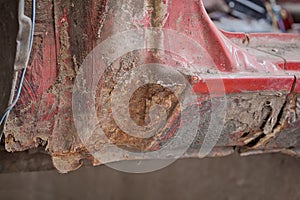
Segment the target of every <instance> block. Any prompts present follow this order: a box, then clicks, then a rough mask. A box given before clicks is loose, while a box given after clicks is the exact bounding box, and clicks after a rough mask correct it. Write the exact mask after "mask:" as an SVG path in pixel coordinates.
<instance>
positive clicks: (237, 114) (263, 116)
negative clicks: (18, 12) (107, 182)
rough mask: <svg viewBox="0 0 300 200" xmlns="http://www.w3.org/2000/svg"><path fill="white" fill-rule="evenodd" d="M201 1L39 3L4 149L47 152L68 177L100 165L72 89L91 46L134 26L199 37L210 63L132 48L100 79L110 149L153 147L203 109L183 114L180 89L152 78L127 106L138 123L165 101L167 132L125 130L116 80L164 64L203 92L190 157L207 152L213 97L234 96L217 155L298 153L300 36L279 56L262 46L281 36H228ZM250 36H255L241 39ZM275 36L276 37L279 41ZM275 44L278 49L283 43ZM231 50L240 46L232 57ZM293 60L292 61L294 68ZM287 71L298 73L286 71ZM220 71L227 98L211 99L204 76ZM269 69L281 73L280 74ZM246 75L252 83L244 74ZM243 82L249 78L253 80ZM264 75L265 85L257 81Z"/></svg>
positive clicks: (99, 101) (97, 145)
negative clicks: (75, 110) (84, 135)
mask: <svg viewBox="0 0 300 200" xmlns="http://www.w3.org/2000/svg"><path fill="white" fill-rule="evenodd" d="M201 6H202V4H201V2H200V4H199V1H196V0H195V1H194V0H183V1H182V0H172V1H168V0H145V1H142V0H132V1H126V0H120V1H117V0H103V1H96V0H88V1H84V2H83V1H75V0H66V1H63V0H58V1H56V0H55V1H54V0H53V1H48V0H42V1H38V6H37V9H38V12H37V25H36V33H35V39H34V48H33V53H32V57H31V60H30V66H29V69H28V73H27V75H26V80H25V84H24V88H23V91H22V96H21V99H20V101H19V103H18V105H17V107H16V108H15V110H14V111H13V112H12V113H11V115H10V118H9V120H8V123H7V126H6V130H5V148H6V150H7V151H9V152H16V151H25V150H28V149H33V148H36V147H40V148H43V149H45V151H46V152H47V153H49V154H50V155H51V156H52V160H53V164H54V166H55V167H56V168H57V169H58V170H59V171H60V172H62V173H66V172H69V171H72V170H76V169H78V168H79V167H80V166H81V165H82V163H83V161H88V162H90V163H92V164H93V165H99V164H102V163H100V162H99V161H98V160H96V159H94V158H93V157H92V156H91V153H93V152H88V151H87V147H85V146H84V145H83V144H82V143H81V141H80V139H79V137H78V134H80V133H77V131H76V129H75V125H74V121H73V116H72V91H73V87H74V79H75V78H76V75H77V71H78V70H79V68H80V66H81V64H82V62H83V60H84V58H85V57H86V56H87V55H88V54H89V52H90V51H91V50H92V49H93V48H94V47H95V46H96V45H97V44H99V43H101V42H102V41H104V40H105V39H107V38H109V37H110V36H111V35H113V34H116V33H119V32H122V31H125V30H129V29H137V30H141V29H143V28H146V27H155V28H159V29H163V28H166V29H173V30H176V31H178V32H180V33H181V34H184V35H186V36H187V37H190V38H192V39H193V40H195V41H198V42H199V43H200V44H201V47H203V49H204V50H206V51H207V52H206V53H205V54H203V55H199V56H198V60H197V61H196V63H197V64H202V65H200V67H202V68H203V69H202V68H201V70H200V69H199V71H201V73H200V74H195V73H194V71H192V70H191V69H192V67H190V66H189V62H184V61H183V60H182V59H178V58H177V57H175V56H174V55H172V54H170V53H166V52H162V51H161V50H155V51H154V50H153V49H151V50H149V51H147V50H143V51H142V50H141V51H133V52H129V53H127V54H126V55H123V56H121V57H120V58H119V59H117V60H116V61H115V62H114V63H113V64H111V65H110V66H108V68H107V69H106V71H105V76H104V77H102V78H101V79H100V82H99V83H98V89H97V93H96V97H95V99H96V105H95V108H96V110H97V117H98V123H99V126H100V127H101V128H102V129H103V130H104V132H105V134H106V136H107V137H108V139H109V140H110V142H111V143H110V144H111V145H116V146H118V147H120V148H124V149H127V150H130V151H155V150H157V149H158V148H160V146H161V145H162V144H164V143H165V142H167V140H168V139H170V138H172V137H173V136H174V135H175V134H176V129H177V128H178V127H180V123H179V118H180V117H181V116H183V115H187V116H188V117H193V116H189V109H190V110H192V109H194V108H195V107H193V106H195V105H192V106H191V107H189V108H187V110H186V111H184V112H181V113H180V104H179V103H178V99H177V98H176V96H175V95H174V91H173V92H172V91H170V90H168V89H166V88H164V87H163V86H161V85H159V84H149V85H145V86H143V87H141V88H139V89H138V90H137V91H136V92H135V93H134V95H133V96H132V98H131V101H130V102H129V112H130V117H131V118H132V120H133V121H134V122H135V123H136V124H138V125H140V126H144V125H147V124H149V113H150V108H151V107H152V106H153V105H155V104H159V105H161V106H162V107H163V108H164V109H165V111H166V114H167V122H166V125H165V126H164V127H163V130H164V131H160V132H159V133H157V134H156V135H155V136H154V137H152V138H149V139H140V138H135V137H132V136H129V135H127V134H126V133H125V132H124V131H122V130H121V129H120V128H119V127H118V126H117V124H116V123H115V122H114V118H113V116H112V111H111V105H110V103H111V98H110V97H111V93H112V91H113V89H114V87H115V86H116V84H117V82H118V81H119V80H120V79H121V78H122V77H124V76H125V75H126V76H128V77H131V76H134V74H130V73H131V70H133V69H135V68H136V67H138V66H139V65H141V64H143V63H151V62H156V63H160V64H170V65H172V66H174V67H175V68H178V69H179V68H181V69H182V68H184V70H183V71H184V73H182V74H183V75H184V76H185V77H186V79H187V80H188V81H189V83H190V84H191V85H192V86H194V89H195V92H196V94H197V95H198V98H199V102H197V106H199V111H200V113H199V115H201V122H200V124H199V131H198V135H197V137H196V138H195V140H194V142H193V144H191V146H190V149H189V150H188V151H187V152H186V154H185V155H184V157H198V156H199V155H198V152H199V149H200V147H201V144H202V143H203V138H204V136H205V134H206V130H207V128H208V125H209V123H210V120H211V112H212V110H211V106H212V104H211V100H212V98H214V100H215V101H216V102H218V101H219V102H221V101H223V100H224V98H226V100H227V110H226V117H225V119H224V123H225V125H224V128H223V132H222V135H221V137H220V138H219V141H218V143H217V145H216V146H215V148H214V149H213V151H212V152H211V153H210V156H225V155H229V154H231V153H233V152H234V151H238V152H239V153H240V154H242V155H248V154H251V153H264V152H283V153H288V154H291V155H300V154H299V151H298V149H297V147H299V146H300V141H299V138H300V137H299V127H300V122H299V121H300V120H299V113H300V112H299V110H300V108H299V98H300V96H299V95H298V94H297V91H298V88H300V87H299V83H298V77H299V74H298V73H297V72H296V71H295V66H296V65H297V63H298V65H297V66H300V65H299V63H300V62H299V61H297V60H295V56H294V54H293V52H294V51H295V52H297V50H298V49H299V47H297V45H298V44H300V39H299V37H297V36H293V38H292V41H293V42H294V43H297V45H296V46H295V45H294V46H293V48H292V49H288V52H287V54H284V53H282V51H281V50H280V49H279V50H280V51H279V52H281V53H280V55H274V53H271V52H268V51H269V50H270V49H272V48H271V47H270V46H268V45H265V44H264V46H261V45H260V43H261V42H260V41H264V40H265V39H263V38H272V37H274V38H277V39H278V38H281V37H283V36H278V35H274V36H272V35H269V36H268V37H262V36H261V35H258V36H256V35H246V34H230V33H224V35H223V34H222V33H221V32H219V31H218V30H217V29H216V28H214V26H213V25H212V24H211V22H210V21H209V20H208V17H207V16H206V14H205V11H204V8H202V7H201ZM28 10H29V9H28ZM53 13H54V15H53ZM245 38H247V42H246V43H245V42H244V44H243V41H244V40H245ZM274 38H273V39H271V41H272V42H274V41H276V39H274ZM152 39H153V38H151V37H150V38H148V41H147V42H153V43H157V45H158V46H163V45H165V44H168V43H167V42H166V43H164V44H163V45H162V44H160V43H162V42H165V41H164V40H163V39H162V40H155V39H153V40H152ZM286 40H288V39H286ZM226 45H227V46H226ZM259 45H260V46H259ZM152 46H155V44H152ZM274 46H275V47H276V48H280V47H279V46H276V44H274ZM295 48H296V50H295ZM228 49H231V50H232V49H233V50H236V52H233V53H232V54H231V53H230V52H228ZM193 53H195V52H193ZM196 53H199V52H196ZM197 55H198V54H197ZM239 56H240V57H239ZM247 56H249V57H247ZM284 56H287V57H284ZM283 57H284V58H283ZM247 58H250V59H249V60H250V61H249V62H248V63H247V62H245V60H246V59H247ZM243 59H244V60H243ZM211 61H212V62H211ZM265 61H266V62H265ZM289 61H291V62H292V63H293V65H288V63H289ZM212 63H215V65H211V64H212ZM236 63H238V64H237V65H236V66H235V65H234V64H236ZM262 63H265V64H266V67H265V68H260V67H261V66H263V64H262ZM270 63H271V64H270ZM282 66H283V67H282ZM292 66H293V67H294V68H291V67H292ZM288 67H290V68H289V69H290V71H285V70H287V69H288ZM291 69H292V70H293V71H292V70H291ZM218 70H219V71H220V73H221V76H220V77H222V76H227V77H226V81H224V87H225V94H223V95H221V96H213V97H212V96H210V95H209V94H207V90H205V89H203V87H202V85H201V83H199V82H201V81H202V79H201V77H202V75H211V76H213V75H216V73H215V72H218ZM271 70H275V72H276V73H275V75H272V73H273V72H274V71H271ZM228 74H229V75H228ZM245 74H246V75H247V76H248V79H245V78H243V77H244V76H245ZM195 77H196V78H195ZM234 80H237V83H238V84H236V83H235V82H233V81H234ZM245 80H251V82H250V83H249V84H250V86H249V84H248V85H247V82H246V81H245ZM256 80H259V81H261V83H265V85H257V84H255V83H256ZM270 80H271V81H270ZM203 84H204V85H205V81H203ZM244 88H247V90H245V89H244ZM176 89H178V90H179V89H180V91H181V93H180V92H178V93H180V95H184V91H185V88H180V87H179V86H178V87H177V88H176V87H174V90H175V91H176ZM203 91H204V92H203ZM119 98H122V96H120V97H119ZM120 106H122V105H120ZM156 120H157V121H155V123H159V122H160V120H161V119H159V118H158V119H156ZM90 139H91V141H92V142H91V144H90V146H89V147H88V149H89V150H93V151H98V152H99V151H100V153H101V150H103V149H101V148H102V145H103V142H105V141H106V140H102V138H99V136H98V135H97V134H94V135H93V136H92V137H91V138H90ZM183 139H184V138H183ZM104 150H105V149H104ZM33 156H34V155H33ZM124 159H126V158H124ZM115 161H120V160H115Z"/></svg>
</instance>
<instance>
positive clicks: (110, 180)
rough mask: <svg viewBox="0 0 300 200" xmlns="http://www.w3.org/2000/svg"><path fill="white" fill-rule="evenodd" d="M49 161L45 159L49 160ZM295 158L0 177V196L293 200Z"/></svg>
mask: <svg viewBox="0 0 300 200" xmlns="http://www.w3.org/2000/svg"><path fill="white" fill-rule="evenodd" d="M49 160H50V158H49ZM299 171H300V159H296V158H293V157H289V156H284V155H280V154H268V155H260V156H250V157H239V156H238V155H232V156H229V157H224V158H206V159H203V160H199V159H185V160H178V161H177V162H176V163H174V164H173V165H171V166H169V167H167V168H165V169H163V170H161V171H158V172H153V173H149V174H125V173H121V172H117V171H114V170H112V169H109V168H108V167H106V166H100V167H95V168H91V167H85V168H82V169H80V170H78V171H76V172H72V173H70V174H67V175H61V174H58V173H57V172H56V171H54V170H52V171H51V170H50V171H44V172H32V173H11V174H1V175H0V199H3V200H9V199H22V200H32V199H34V200H35V199H46V200H52V199H63V200H73V199H87V200H90V199H91V200H93V199H105V200H106V199H109V200H117V199H124V200H135V199H137V200H153V199H172V200H177V199H178V200H182V199H187V200H193V199H195V200H200V199H205V200H206V199H216V200H241V199H243V200H248V199H249V200H250V199H251V200H256V199H272V200H282V199H284V200H285V199H287V200H298V199H300V172H299Z"/></svg>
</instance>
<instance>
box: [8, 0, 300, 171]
mask: <svg viewBox="0 0 300 200" xmlns="http://www.w3.org/2000/svg"><path fill="white" fill-rule="evenodd" d="M145 1H146V0H145ZM103 2H104V3H103V5H102V6H104V7H105V8H104V9H103V10H104V11H103V13H102V14H101V16H98V15H99V12H98V10H97V7H96V5H98V4H99V1H98V0H91V1H89V2H88V5H87V7H88V8H94V9H91V10H87V11H86V12H87V13H88V14H87V16H89V19H86V25H83V26H84V28H85V33H86V35H87V38H88V40H87V41H85V42H84V44H85V47H84V48H85V50H86V51H87V52H88V51H90V50H92V49H93V47H94V45H95V44H97V42H101V41H103V40H104V39H106V38H107V37H109V36H110V34H111V33H114V32H115V31H116V30H118V28H119V27H115V26H114V24H113V19H114V15H113V13H109V12H110V11H111V12H113V10H110V11H107V10H106V4H107V2H109V1H103ZM141 2H142V1H141ZM162 3H163V4H165V5H166V6H167V14H168V15H167V16H168V17H167V21H166V22H165V23H164V24H163V23H160V24H159V25H160V26H161V28H166V29H172V30H176V31H178V32H180V33H182V34H185V35H186V36H188V37H190V38H192V39H194V40H195V41H197V42H198V43H199V44H200V45H201V46H202V47H203V48H204V49H205V50H206V52H207V53H208V56H207V57H206V56H204V57H203V58H201V60H199V63H200V64H203V63H209V62H210V60H212V61H213V63H214V65H213V66H210V67H212V68H214V69H217V70H219V76H216V77H215V76H213V74H209V73H208V75H207V76H206V77H205V79H202V78H201V77H196V76H195V77H192V83H193V88H194V91H195V92H196V93H198V94H208V93H218V92H223V91H218V88H214V91H209V89H208V86H207V83H208V82H210V83H211V84H213V82H214V80H216V79H218V80H222V82H223V83H224V86H225V93H226V94H232V93H242V92H265V91H278V92H282V93H285V94H295V93H297V94H300V72H299V71H300V57H299V52H300V36H299V35H286V34H249V35H247V34H244V33H227V32H223V31H220V30H218V29H217V28H216V27H215V26H214V24H213V23H212V22H211V21H210V19H209V17H208V15H207V14H206V12H205V9H204V7H203V4H202V2H201V1H199V0H172V1H166V0H164V1H162ZM64 4H66V5H69V4H70V2H67V3H65V2H64V1H54V3H52V2H49V1H43V3H42V4H41V5H44V6H45V8H43V7H42V9H49V8H52V7H54V9H53V10H54V12H52V11H53V10H51V12H47V13H46V14H45V16H44V19H43V20H41V21H39V22H38V23H37V26H41V27H42V28H38V29H37V31H39V33H37V35H36V40H38V39H40V40H41V42H40V43H39V45H37V46H35V48H34V51H33V54H32V58H31V66H30V67H29V68H28V73H27V75H26V81H25V83H24V88H23V92H22V96H21V99H20V101H19V103H18V106H17V107H16V110H15V111H14V113H13V115H12V116H13V117H15V118H16V119H17V120H18V121H20V122H22V123H20V124H10V125H9V126H8V131H11V132H13V135H14V137H15V138H17V139H16V140H17V141H14V140H13V139H12V140H9V139H7V140H6V148H7V150H9V151H23V150H26V149H30V148H34V147H35V146H38V145H39V144H38V143H37V142H36V141H34V140H35V139H36V138H42V139H44V140H45V141H47V142H48V146H47V149H48V150H49V152H50V154H51V155H52V156H53V160H54V163H55V165H56V167H57V168H59V170H61V171H62V172H67V171H70V170H74V169H76V168H78V167H79V166H80V165H81V164H80V160H81V159H84V158H87V157H89V155H87V152H86V150H85V149H84V147H83V146H82V144H81V143H80V141H79V139H78V138H77V137H76V133H74V132H75V131H74V124H73V121H72V110H71V105H72V86H73V80H72V79H73V78H74V77H73V76H72V75H70V76H64V75H65V73H64V70H71V71H74V63H73V62H72V61H73V60H72V58H73V56H74V55H72V53H71V49H72V48H73V49H74V48H77V47H76V46H67V47H66V46H63V45H62V42H67V43H68V45H69V42H70V38H71V37H72V35H71V33H70V21H71V19H69V18H68V16H69V14H70V12H71V10H70V7H68V6H66V5H64ZM151 12H153V11H151V10H144V15H143V18H142V19H136V18H134V17H132V21H131V22H130V23H131V25H132V26H136V25H137V24H138V25H140V26H142V27H149V26H151V16H153V15H152V14H151ZM53 13H54V15H55V20H54V22H53V24H51V23H48V22H47V19H51V18H52V17H53ZM104 14H107V15H108V16H107V17H106V20H104V17H103V15H104ZM41 15H42V14H41ZM79 17H80V16H79ZM46 22H47V23H46ZM126 22H127V21H126ZM99 23H100V26H102V25H105V27H104V28H103V30H102V29H101V30H100V26H99V25H98V24H99ZM124 23H125V22H124ZM95 24H97V25H95ZM95 28H96V30H95ZM39 29H40V30H39ZM98 29H99V30H98ZM101 31H103V32H101ZM100 33H101V34H100ZM97 34H98V35H97ZM99 35H101V37H100V38H97V36H99ZM284 43H286V44H289V43H291V44H295V45H296V46H295V48H294V49H288V47H287V49H284V48H282V44H284ZM64 45H65V44H64ZM281 51H282V52H283V53H282V54H280V52H281ZM262 62H264V63H263V64H262ZM167 64H168V63H167ZM264 64H265V65H264ZM262 66H265V68H262ZM200 67H201V65H200ZM61 70H62V71H61ZM74 73H75V72H74ZM61 75H63V76H61ZM75 75H76V74H74V76H75ZM59 77H62V78H63V79H64V80H63V82H61V83H59V84H58V78H59ZM53 89H57V91H58V92H57V91H56V92H53V91H52V90H53ZM204 96H206V95H204ZM203 98H204V97H203ZM199 105H201V100H200V98H199ZM28 107H29V108H28ZM25 108H26V109H25ZM11 121H14V119H11ZM23 124H25V125H26V126H24V125H23ZM46 125H47V126H48V127H47V129H45V130H44V129H43V130H42V131H41V128H45V126H46ZM172 128H173V129H172V130H170V133H169V134H167V135H166V136H164V138H162V140H167V139H168V138H169V137H172V136H173V133H174V131H175V129H176V125H175V126H173V127H172ZM240 135H242V133H234V134H232V135H230V136H228V137H232V138H236V137H239V136H240ZM6 137H8V134H7V135H6ZM157 148H158V144H155V145H154V146H153V147H152V150H155V149H157ZM94 162H95V161H94ZM98 164H99V163H98Z"/></svg>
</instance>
